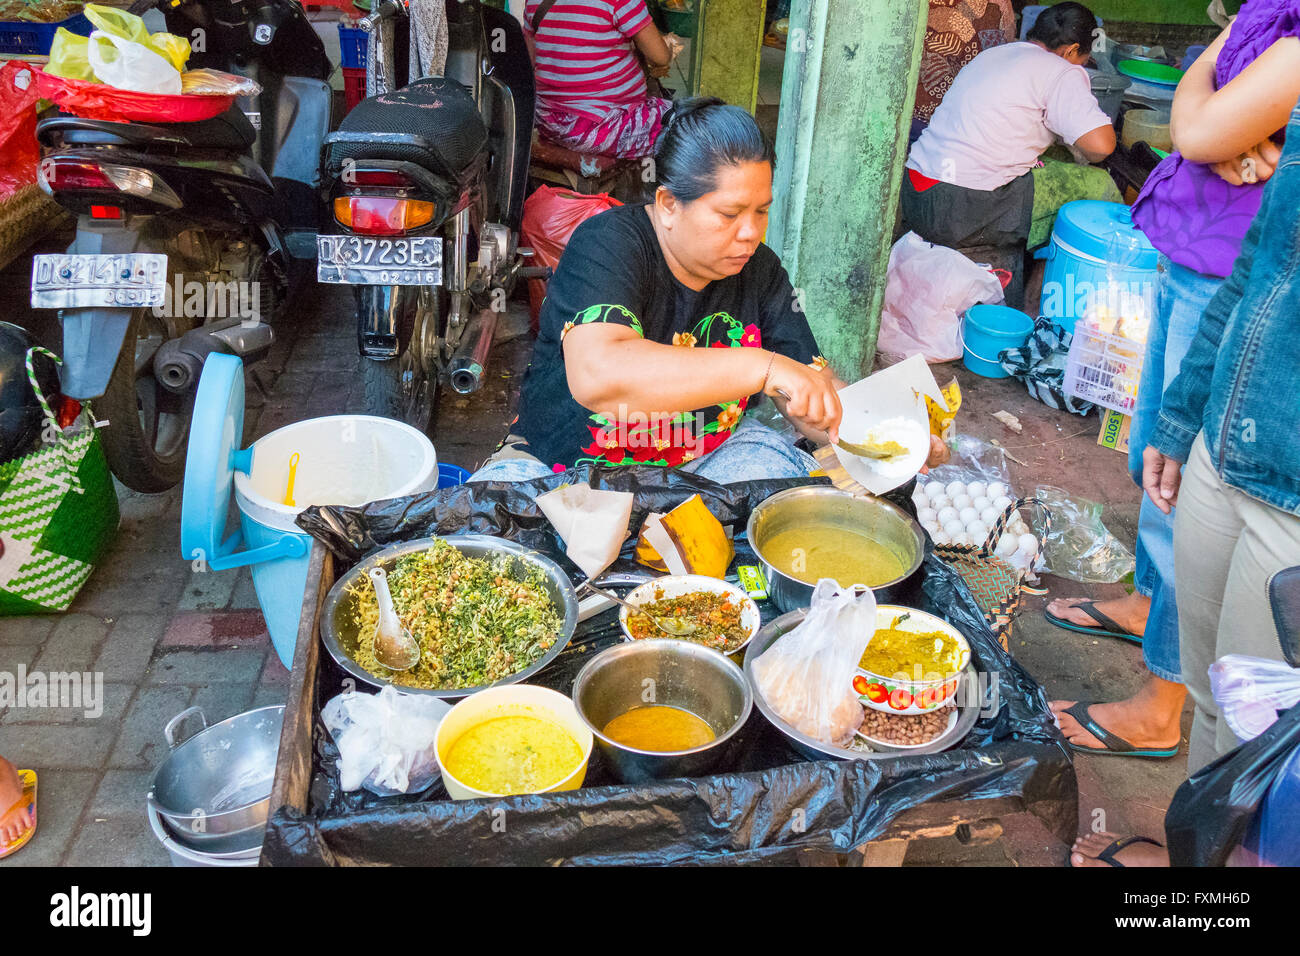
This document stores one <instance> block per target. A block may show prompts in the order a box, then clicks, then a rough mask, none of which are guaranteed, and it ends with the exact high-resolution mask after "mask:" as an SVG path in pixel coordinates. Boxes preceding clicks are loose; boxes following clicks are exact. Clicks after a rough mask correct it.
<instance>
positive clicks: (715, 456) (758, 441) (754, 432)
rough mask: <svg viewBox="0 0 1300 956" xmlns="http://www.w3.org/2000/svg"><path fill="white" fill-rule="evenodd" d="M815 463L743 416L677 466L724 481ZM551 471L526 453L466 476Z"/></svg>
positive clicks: (791, 474) (788, 473) (795, 470)
mask: <svg viewBox="0 0 1300 956" xmlns="http://www.w3.org/2000/svg"><path fill="white" fill-rule="evenodd" d="M819 467H820V466H819V465H818V464H817V460H816V459H815V458H813V457H812V455H809V454H807V453H806V452H803V451H800V450H799V449H798V448H795V447H794V445H793V444H791V443H790V441H789V440H787V439H786V438H785V437H783V436H782V435H779V434H777V432H775V431H773V430H772V429H771V428H768V427H767V426H766V425H764V424H763V423H762V422H760V421H758V420H757V419H755V418H750V417H746V418H743V419H741V422H740V424H739V425H737V426H736V430H735V431H734V432H733V433H732V435H731V437H730V438H728V439H727V440H726V441H725V442H723V443H722V444H721V445H719V446H718V447H717V448H716V449H714V450H713V451H711V452H710V453H709V454H707V455H705V456H704V457H703V458H697V459H695V461H692V462H690V463H688V464H685V465H682V466H681V470H682V471H688V472H691V473H692V474H696V475H699V476H700V477H702V478H708V479H710V480H712V481H716V482H717V483H718V484H721V485H727V484H731V483H733V482H737V481H758V480H759V479H762V478H802V477H805V476H806V475H807V474H808V473H809V472H811V471H815V470H816V469H817V468H819ZM551 473H552V471H551V468H550V466H548V465H545V464H543V463H542V462H541V461H539V460H538V459H536V458H533V457H532V456H531V455H528V456H520V457H513V458H504V459H497V460H493V459H489V460H488V461H486V462H484V464H483V467H482V468H480V469H479V470H478V471H476V472H474V474H472V475H470V477H469V480H470V481H528V480H530V479H532V478H543V477H545V476H546V475H549V474H551Z"/></svg>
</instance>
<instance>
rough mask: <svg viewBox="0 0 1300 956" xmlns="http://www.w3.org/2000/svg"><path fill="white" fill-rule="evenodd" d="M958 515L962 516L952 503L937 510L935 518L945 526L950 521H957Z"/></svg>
mask: <svg viewBox="0 0 1300 956" xmlns="http://www.w3.org/2000/svg"><path fill="white" fill-rule="evenodd" d="M958 517H960V514H959V512H958V511H957V509H956V508H954V507H952V506H951V505H949V506H948V507H946V508H940V509H939V510H938V511H936V512H935V519H936V520H937V521H938V522H939V524H941V525H943V526H944V527H945V528H946V527H947V526H948V522H949V521H955V520H956V519H957V518H958Z"/></svg>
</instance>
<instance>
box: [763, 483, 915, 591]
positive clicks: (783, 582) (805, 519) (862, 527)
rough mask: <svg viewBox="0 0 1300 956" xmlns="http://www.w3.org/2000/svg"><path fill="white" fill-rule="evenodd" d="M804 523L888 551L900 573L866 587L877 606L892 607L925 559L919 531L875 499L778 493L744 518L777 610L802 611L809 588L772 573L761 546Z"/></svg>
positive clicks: (830, 492) (809, 489)
mask: <svg viewBox="0 0 1300 956" xmlns="http://www.w3.org/2000/svg"><path fill="white" fill-rule="evenodd" d="M810 523H821V524H835V525H839V526H841V527H844V528H847V529H849V530H851V531H857V532H859V533H861V534H864V535H866V536H867V537H869V538H872V539H873V540H875V541H876V542H878V543H879V544H881V545H882V546H884V547H885V548H888V549H889V550H890V551H892V552H894V554H896V555H897V556H898V557H899V558H900V559H901V560H902V562H903V567H904V569H905V570H904V571H903V573H902V574H900V575H899V576H898V577H896V578H894V579H893V580H892V581H886V582H885V583H884V584H879V585H876V586H875V587H873V588H871V590H872V591H874V592H875V595H876V601H877V602H879V603H880V604H894V603H898V602H897V595H899V594H900V593H901V592H902V590H903V584H904V583H905V582H906V581H907V580H908V579H909V578H910V577H911V576H912V575H913V574H915V573H916V570H917V568H919V567H920V566H921V562H922V561H923V560H924V558H925V537H924V534H923V533H922V531H921V526H920V525H918V524H917V523H916V522H915V521H913V520H912V519H911V518H910V517H909V516H908V515H907V514H906V513H905V512H904V511H903V510H902V509H901V508H898V507H897V506H895V505H893V504H890V503H889V502H888V501H885V500H883V499H881V498H875V497H870V496H861V495H851V494H849V493H848V492H847V491H841V490H839V489H838V488H831V487H827V486H825V485H808V486H805V487H802V488H791V489H789V490H788V491H781V492H778V493H777V494H774V495H773V496H772V497H770V498H768V499H766V500H765V501H763V502H762V503H761V504H760V505H759V506H758V507H757V508H755V509H754V510H753V511H752V512H750V515H749V523H748V524H747V525H746V526H745V534H746V536H747V537H748V538H749V546H750V547H751V548H753V549H754V553H755V554H756V555H758V560H759V562H760V563H761V564H762V565H763V574H764V575H765V576H766V578H767V594H768V597H769V598H771V600H772V603H773V604H775V605H776V606H777V607H778V608H779V609H780V610H781V611H783V612H784V611H793V610H796V609H798V608H804V607H807V606H808V605H809V604H810V603H811V602H812V593H813V587H814V586H815V582H814V584H808V583H805V582H803V581H800V580H799V579H798V578H793V577H791V576H790V575H788V574H786V573H784V572H783V571H778V570H777V569H776V568H775V567H774V566H773V565H772V563H771V562H770V561H769V560H768V559H767V558H766V557H765V556H764V554H763V546H764V544H765V543H766V542H767V541H769V540H771V539H772V537H774V536H775V535H777V534H780V533H781V532H782V531H786V530H788V529H790V528H793V527H798V526H800V525H807V524H810Z"/></svg>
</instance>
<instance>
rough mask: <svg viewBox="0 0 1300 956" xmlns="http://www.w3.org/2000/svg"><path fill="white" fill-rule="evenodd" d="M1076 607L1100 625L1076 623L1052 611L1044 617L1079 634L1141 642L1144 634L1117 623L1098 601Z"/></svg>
mask: <svg viewBox="0 0 1300 956" xmlns="http://www.w3.org/2000/svg"><path fill="white" fill-rule="evenodd" d="M1074 606H1075V608H1076V609H1078V610H1080V611H1082V612H1083V613H1084V614H1086V615H1088V616H1089V617H1090V618H1092V619H1093V620H1094V621H1096V622H1097V623H1098V624H1100V625H1101V626H1100V627H1088V626H1086V625H1084V624H1075V623H1074V622H1073V621H1067V620H1066V619H1065V618H1063V617H1057V616H1056V615H1055V614H1053V613H1052V612H1051V611H1044V612H1043V617H1045V618H1047V622H1048V623H1049V624H1055V625H1056V626H1057V627H1061V628H1064V629H1065V630H1067V631H1076V632H1078V633H1079V634H1092V635H1094V636H1096V637H1118V638H1119V639H1120V640H1122V641H1128V642H1129V643H1130V644H1141V643H1142V635H1141V634H1134V633H1133V632H1132V631H1126V630H1124V628H1122V627H1120V626H1119V625H1118V624H1116V623H1115V622H1114V621H1113V620H1112V619H1111V618H1109V617H1107V616H1106V615H1105V614H1102V613H1101V611H1098V610H1097V602H1096V601H1084V602H1083V603H1082V604H1076V605H1074Z"/></svg>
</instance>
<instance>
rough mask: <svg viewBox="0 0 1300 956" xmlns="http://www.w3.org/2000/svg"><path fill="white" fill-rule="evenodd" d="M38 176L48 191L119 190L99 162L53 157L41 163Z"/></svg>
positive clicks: (37, 171)
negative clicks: (83, 161)
mask: <svg viewBox="0 0 1300 956" xmlns="http://www.w3.org/2000/svg"><path fill="white" fill-rule="evenodd" d="M36 175H37V178H38V179H39V180H40V182H41V185H42V186H44V187H45V189H46V191H47V192H58V191H70V190H79V189H108V190H112V191H113V192H116V191H117V185H116V184H115V183H114V182H113V180H111V179H109V178H108V174H107V173H106V172H104V167H103V166H101V165H100V164H99V163H82V162H75V161H72V160H67V159H52V160H47V161H45V162H43V163H41V164H40V165H39V166H38V167H37V170H36Z"/></svg>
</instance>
